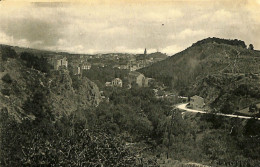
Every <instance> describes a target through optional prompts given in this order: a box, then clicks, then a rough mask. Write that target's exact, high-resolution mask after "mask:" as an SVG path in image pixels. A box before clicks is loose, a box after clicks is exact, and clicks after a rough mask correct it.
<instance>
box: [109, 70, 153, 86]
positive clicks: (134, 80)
mask: <svg viewBox="0 0 260 167" xmlns="http://www.w3.org/2000/svg"><path fill="white" fill-rule="evenodd" d="M154 81H155V80H154V79H153V78H148V77H145V76H144V74H142V73H140V72H137V71H131V72H129V74H128V77H127V82H128V85H129V87H131V86H132V85H134V84H135V85H137V86H138V87H149V86H151V85H152V84H153V83H154ZM105 85H106V86H114V87H122V86H123V81H122V79H120V78H115V79H113V80H112V81H111V82H106V83H105Z"/></svg>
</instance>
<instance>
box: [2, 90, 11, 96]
mask: <svg viewBox="0 0 260 167" xmlns="http://www.w3.org/2000/svg"><path fill="white" fill-rule="evenodd" d="M1 93H2V94H3V95H6V96H10V94H11V93H10V90H9V89H1Z"/></svg>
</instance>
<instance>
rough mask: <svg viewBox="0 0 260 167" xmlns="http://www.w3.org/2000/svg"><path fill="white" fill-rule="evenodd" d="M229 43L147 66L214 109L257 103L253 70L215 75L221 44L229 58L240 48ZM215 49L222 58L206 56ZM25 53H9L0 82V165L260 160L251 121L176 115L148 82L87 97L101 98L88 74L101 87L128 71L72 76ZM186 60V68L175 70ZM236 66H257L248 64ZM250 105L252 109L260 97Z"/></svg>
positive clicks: (259, 134) (258, 135)
mask: <svg viewBox="0 0 260 167" xmlns="http://www.w3.org/2000/svg"><path fill="white" fill-rule="evenodd" d="M235 43H236V42H235ZM237 43H238V44H236V45H239V46H240V45H241V46H242V43H240V42H239V41H238V42H237ZM205 45H206V46H207V47H206V48H209V49H208V50H207V49H205V48H204V46H205ZM226 45H227V44H224V45H223V44H218V45H216V44H215V43H211V42H210V43H203V44H201V45H197V46H195V47H193V48H190V49H188V50H186V51H184V52H182V53H180V54H179V55H175V56H174V57H171V58H168V59H167V61H164V62H161V63H159V64H160V65H164V66H163V67H160V66H157V65H155V66H152V67H151V69H152V70H150V68H147V69H144V71H145V72H146V73H148V74H151V75H154V76H156V77H157V79H159V80H160V79H161V80H162V81H163V82H164V83H165V84H168V85H170V86H172V87H171V88H175V89H176V88H180V89H179V90H180V91H181V92H182V94H183V95H185V94H186V93H189V94H198V95H201V96H203V97H205V99H206V100H208V101H209V104H211V107H212V108H216V109H217V110H222V112H226V113H232V112H233V111H234V110H235V109H236V107H237V106H239V105H241V107H242V106H246V104H247V103H248V104H251V102H255V100H256V99H258V98H259V92H260V90H259V86H258V84H256V83H258V82H257V81H258V77H253V75H251V74H250V75H248V76H246V75H242V76H241V75H235V74H234V73H232V74H231V75H230V74H229V73H228V74H222V73H221V74H215V73H214V75H213V74H212V73H213V72H212V71H218V70H217V69H222V67H223V66H220V65H221V64H222V65H223V62H219V61H220V60H219V58H222V56H223V55H224V53H222V51H223V50H225V51H226V52H227V53H228V54H230V57H232V56H235V55H237V54H238V52H237V51H235V50H234V46H235V44H234V45H232V47H231V46H226ZM194 48H195V49H194ZM213 48H214V49H216V51H215V52H216V53H217V52H218V53H221V54H220V57H218V56H219V55H218V54H216V55H210V53H212V49H213ZM235 49H237V50H238V51H239V52H240V54H241V55H243V57H242V58H245V57H246V56H248V55H249V52H250V53H251V52H252V54H253V55H251V56H250V57H254V58H255V59H256V61H258V60H257V57H256V56H257V54H255V52H254V51H248V50H247V49H246V50H244V48H243V47H242V48H241V47H237V46H235ZM185 52H187V53H185ZM202 52H203V53H202ZM192 53H194V54H192ZM191 54H192V57H191V56H190V55H191ZM21 59H22V60H23V61H24V63H21V61H20V60H19V59H18V58H17V60H16V58H15V59H9V60H10V62H11V63H13V64H18V63H15V61H18V62H19V63H20V64H18V65H21V66H19V67H16V66H13V67H12V68H11V69H8V68H7V67H9V66H8V61H7V62H6V64H7V65H5V69H6V70H7V71H8V73H7V74H5V76H4V77H2V81H3V82H1V84H2V85H1V87H2V86H3V88H4V89H1V94H0V98H1V100H3V102H4V105H2V104H1V105H0V107H1V108H0V109H1V111H0V131H1V135H0V149H1V156H0V163H1V164H0V166H100V167H102V166H159V164H158V163H160V161H157V160H159V159H160V160H164V159H174V160H178V162H181V161H183V162H185V163H187V162H197V163H202V164H206V165H210V166H248V167H255V166H258V165H259V163H260V155H259V151H260V145H259V143H260V131H259V129H260V121H258V120H256V119H249V120H246V119H238V118H226V117H222V116H216V115H214V114H199V113H198V114H194V113H182V111H179V110H177V109H174V108H173V105H174V104H176V103H179V101H177V100H174V99H172V100H165V99H163V98H157V97H156V96H155V95H154V91H153V90H152V89H151V88H138V87H135V86H133V87H132V88H131V89H125V88H114V87H103V90H104V95H105V96H106V97H107V99H109V102H108V101H103V102H102V103H96V102H95V105H84V104H85V103H88V102H90V101H91V99H93V98H98V97H96V96H98V95H96V91H98V89H97V87H96V85H95V84H93V83H90V81H88V79H87V78H86V76H87V77H88V78H90V79H91V80H95V82H96V83H100V85H104V83H105V82H106V81H111V80H112V79H113V78H115V77H119V78H122V79H124V77H125V76H126V75H127V71H124V70H122V71H120V70H118V69H112V68H108V67H105V68H98V67H94V68H93V69H91V70H88V71H85V72H84V73H83V76H75V75H69V72H68V71H66V70H64V69H63V70H61V71H57V72H53V73H51V74H50V75H44V74H43V72H44V73H45V72H46V71H48V68H47V69H45V68H46V67H43V66H38V65H39V63H42V62H43V64H45V63H47V61H46V59H44V58H41V57H40V58H39V56H37V55H35V54H32V53H27V52H23V53H22V54H21ZM205 59H207V61H206V60H205ZM249 60H251V59H250V58H249ZM173 62H174V65H172V63H173ZM217 62H218V63H217ZM252 64H253V63H252ZM45 65H46V66H47V64H45ZM185 65H188V68H181V67H186V66H185ZM240 65H241V64H240ZM241 66H242V67H243V68H244V70H247V69H246V68H249V69H250V68H251V67H252V69H253V65H251V64H248V65H247V67H246V65H245V64H242V65H241ZM47 67H48V66H47ZM168 67H169V68H168ZM31 68H34V69H37V70H39V71H40V72H39V71H36V70H32V69H31ZM165 68H166V70H164V69H165ZM190 68H191V69H190ZM18 69H19V70H18ZM159 69H163V70H159ZM205 69H207V70H205ZM12 70H13V71H12ZM146 70H147V71H146ZM227 70H230V69H228V68H227ZM166 71H168V72H166ZM205 71H206V72H205ZM9 72H10V73H9ZM104 72H106V73H104ZM204 72H205V73H204ZM14 73H15V74H16V75H14ZM157 73H159V74H160V75H161V76H159V75H157ZM208 73H209V74H208ZM186 74H187V75H186ZM224 76H225V77H224ZM81 77H82V78H81ZM160 77H161V78H160ZM18 78H19V79H18ZM83 81H84V82H83ZM10 83H11V84H10ZM228 83H229V84H228ZM191 85H192V86H191ZM234 85H235V86H234ZM94 89H95V90H94ZM187 90H190V91H187ZM209 90H210V91H209ZM10 92H11V93H10ZM14 92H19V93H14ZM75 92H76V93H75ZM10 94H11V95H12V96H10V97H5V96H3V95H10ZM76 94H77V95H76ZM210 100H211V101H210ZM249 102H250V103H249ZM68 103H69V105H68ZM74 103H75V104H74ZM83 103H84V104H83ZM70 107H71V108H70ZM217 107H219V108H217ZM250 110H251V111H255V110H256V105H251V106H250ZM67 111H73V112H67Z"/></svg>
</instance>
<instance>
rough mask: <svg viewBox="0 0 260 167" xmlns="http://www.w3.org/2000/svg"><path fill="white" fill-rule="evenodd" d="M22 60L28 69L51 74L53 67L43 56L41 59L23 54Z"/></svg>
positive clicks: (27, 53)
mask: <svg viewBox="0 0 260 167" xmlns="http://www.w3.org/2000/svg"><path fill="white" fill-rule="evenodd" d="M20 57H21V59H22V60H24V61H25V62H26V66H27V67H28V68H34V69H36V70H39V71H41V72H44V73H49V72H50V69H51V65H50V64H49V63H48V61H47V59H46V58H44V57H43V56H41V57H40V58H39V57H37V56H35V55H34V54H33V53H30V52H22V53H21V56H20Z"/></svg>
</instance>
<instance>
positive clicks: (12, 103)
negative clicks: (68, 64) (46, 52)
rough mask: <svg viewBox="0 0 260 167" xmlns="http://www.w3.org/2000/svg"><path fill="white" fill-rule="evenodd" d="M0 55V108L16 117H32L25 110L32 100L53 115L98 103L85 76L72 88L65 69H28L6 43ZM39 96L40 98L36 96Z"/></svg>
mask: <svg viewBox="0 0 260 167" xmlns="http://www.w3.org/2000/svg"><path fill="white" fill-rule="evenodd" d="M32 56H33V54H32ZM0 57H1V58H0V61H1V62H0V66H1V71H0V77H1V80H0V87H1V93H0V99H1V104H0V110H3V109H4V110H7V111H8V113H10V114H12V115H14V116H15V117H17V120H22V119H24V118H26V117H30V118H34V117H35V114H33V111H29V108H30V107H33V106H31V104H32V103H33V102H35V101H34V100H38V101H37V102H42V103H46V104H47V105H48V106H49V107H50V110H51V112H53V114H54V115H57V116H59V115H62V114H70V113H72V112H73V111H76V110H77V109H78V108H89V107H92V106H96V105H98V104H99V102H100V99H101V97H100V94H99V90H98V87H97V86H96V85H95V84H94V83H93V82H91V81H90V80H88V79H87V78H81V79H79V80H78V81H77V82H79V83H80V86H79V87H77V88H76V87H75V86H74V85H75V84H73V81H72V78H71V76H70V75H69V72H68V71H67V70H65V69H64V70H61V71H49V72H48V73H46V72H42V71H41V70H42V69H41V68H40V67H39V66H37V67H36V68H28V67H27V66H28V62H26V61H24V60H22V59H20V58H19V54H16V52H15V51H14V50H13V49H11V48H10V47H8V46H1V48H0ZM33 60H35V59H31V61H33ZM28 61H29V60H28ZM41 63H44V62H41ZM31 64H33V63H31ZM43 69H44V70H45V71H46V69H45V68H43ZM73 86H74V87H73ZM40 97H42V99H37V98H40ZM43 99H44V100H43ZM76 104H78V105H76Z"/></svg>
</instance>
